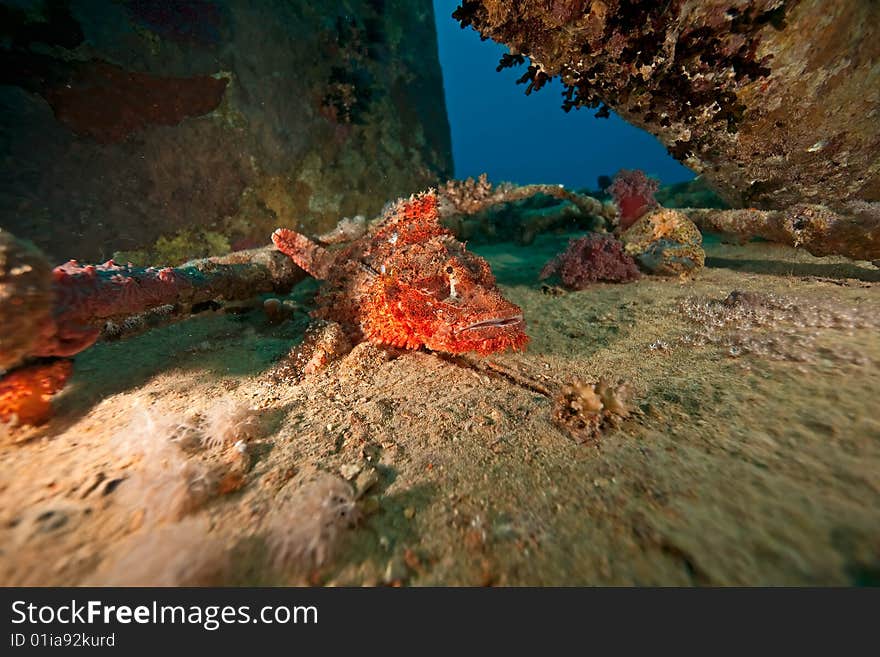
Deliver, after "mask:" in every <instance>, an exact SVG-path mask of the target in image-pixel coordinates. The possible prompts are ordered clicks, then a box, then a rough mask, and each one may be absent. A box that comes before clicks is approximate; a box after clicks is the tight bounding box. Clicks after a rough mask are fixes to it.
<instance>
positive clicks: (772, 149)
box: [454, 0, 880, 208]
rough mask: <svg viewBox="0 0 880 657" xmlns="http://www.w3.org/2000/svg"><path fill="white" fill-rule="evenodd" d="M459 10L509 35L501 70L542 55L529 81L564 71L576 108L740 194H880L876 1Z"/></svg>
mask: <svg viewBox="0 0 880 657" xmlns="http://www.w3.org/2000/svg"><path fill="white" fill-rule="evenodd" d="M454 16H455V18H457V19H458V20H459V21H460V22H461V24H462V26H473V27H474V28H475V29H477V30H479V32H480V34H481V35H482V36H483V37H487V38H491V39H493V40H495V41H497V42H499V43H502V44H505V45H507V46H508V47H509V49H510V53H509V54H507V55H505V56H504V57H503V58H502V61H501V65H500V68H503V67H507V66H516V65H521V64H524V63H526V61H527V59H528V69H527V70H526V72H525V74H524V75H523V76H522V77H521V78H520V80H519V81H520V82H522V83H525V84H528V87H527V93H528V92H529V91H532V90H534V89H539V88H541V87H542V86H543V85H545V84H546V83H547V82H548V81H549V80H550V79H552V78H553V77H555V76H559V78H560V79H561V81H562V83H563V84H564V85H565V87H566V90H565V92H564V99H565V100H564V104H563V107H564V108H565V109H566V110H568V109H571V108H576V107H590V108H596V107H598V108H599V112H598V115H600V116H608V115H609V109H613V110H614V111H615V112H617V113H618V114H619V115H621V116H622V117H623V118H624V119H626V120H627V121H629V122H630V123H632V124H634V125H637V126H639V127H642V128H645V129H647V130H649V131H650V132H652V133H653V134H654V135H656V136H657V137H658V138H659V139H660V140H661V141H662V142H663V143H664V144H665V146H666V147H667V148H668V149H669V151H670V153H672V155H674V156H675V157H676V158H678V159H679V160H682V161H684V162H685V163H686V164H687V165H688V166H689V167H690V168H691V169H693V170H695V171H697V172H699V173H701V174H702V175H704V176H705V177H706V178H707V179H708V180H709V182H710V183H712V184H713V186H715V187H717V188H718V190H719V191H720V192H721V193H722V195H723V196H724V197H725V199H726V200H727V201H728V202H730V203H731V204H732V205H735V206H740V205H744V206H756V207H763V208H784V207H786V206H788V205H791V204H792V203H798V202H801V201H802V200H803V199H804V198H811V199H814V200H815V202H819V203H827V204H829V205H831V204H834V203H837V202H839V201H841V200H880V197H878V190H880V187H878V176H877V168H876V160H877V143H876V135H877V134H878V132H880V130H878V126H880V123H878V121H880V111H878V110H880V98H878V97H877V96H876V95H874V94H866V93H865V89H874V88H877V87H878V86H880V84H878V80H880V68H878V66H877V63H878V61H880V49H878V47H877V42H878V26H880V11H878V7H877V4H876V3H873V2H840V3H828V2H822V0H798V1H792V0H788V1H786V0H701V1H699V2H696V1H687V2H685V1H681V0H679V1H676V2H634V1H632V0H589V1H587V0H577V1H570V0H558V1H554V2H509V1H508V0H462V2H461V6H460V7H459V8H458V10H457V11H456V12H455V14H454ZM810 46H812V47H810ZM840 62H849V63H850V64H851V66H850V68H849V69H848V72H849V73H848V75H839V74H838V67H839V66H840Z"/></svg>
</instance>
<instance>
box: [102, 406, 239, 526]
mask: <svg viewBox="0 0 880 657" xmlns="http://www.w3.org/2000/svg"><path fill="white" fill-rule="evenodd" d="M116 441H117V442H118V444H119V447H118V451H119V452H120V453H121V454H128V455H130V456H131V457H132V458H135V459H137V460H138V463H137V466H136V470H135V472H134V474H132V475H131V476H130V477H128V479H126V480H125V481H124V482H123V483H122V485H120V487H119V490H118V493H117V500H118V501H119V503H120V504H122V505H123V506H125V507H128V508H130V509H131V510H132V511H136V512H138V513H139V514H140V516H141V517H142V518H143V522H144V523H145V524H147V525H155V524H158V523H161V522H166V521H171V522H176V521H178V520H180V519H182V518H183V517H185V516H187V515H189V514H190V513H193V512H194V511H197V510H199V509H201V508H202V507H203V506H204V505H205V503H207V502H208V501H209V500H210V499H212V498H213V497H215V496H217V495H219V494H221V482H222V481H223V479H224V477H225V476H226V475H227V474H228V471H229V467H228V466H218V467H210V466H208V465H207V464H206V463H203V462H201V461H199V460H197V459H195V458H189V457H187V454H186V452H185V451H184V450H186V449H187V448H190V447H191V446H192V445H193V444H197V443H199V442H202V437H201V433H200V430H199V427H198V424H197V422H196V421H195V420H194V419H189V418H183V417H181V416H178V415H175V414H173V413H171V414H169V413H163V414H159V413H156V412H154V411H151V410H149V409H145V408H141V407H138V408H137V409H136V411H135V413H134V415H133V418H132V421H131V422H130V424H129V426H128V429H127V430H126V431H125V432H124V433H122V434H120V435H119V436H118V437H117V438H116Z"/></svg>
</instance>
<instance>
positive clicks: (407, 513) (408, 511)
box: [403, 506, 416, 520]
mask: <svg viewBox="0 0 880 657" xmlns="http://www.w3.org/2000/svg"><path fill="white" fill-rule="evenodd" d="M415 516H416V510H415V509H414V508H412V507H411V506H408V507H406V508H405V509H404V510H403V517H404V518H406V519H407V520H412V519H413V518H415Z"/></svg>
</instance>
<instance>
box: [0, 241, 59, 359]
mask: <svg viewBox="0 0 880 657" xmlns="http://www.w3.org/2000/svg"><path fill="white" fill-rule="evenodd" d="M50 271H51V267H50V266H49V263H48V261H47V260H46V258H45V257H44V256H43V254H42V253H40V250H39V249H37V248H36V247H35V246H33V245H32V244H30V243H28V242H24V241H22V240H19V239H16V238H15V236H13V235H12V233H9V232H8V231H5V230H3V229H2V228H0V374H2V373H3V371H4V370H8V369H11V368H13V367H15V366H16V365H18V364H19V363H20V362H22V361H23V360H24V359H25V358H26V357H28V356H30V355H31V354H32V353H33V350H34V345H35V343H36V342H37V340H38V339H39V336H40V332H41V331H42V330H43V329H44V327H45V326H46V325H47V324H48V323H49V321H50V314H51V309H52V289H51V280H52V279H51V275H50Z"/></svg>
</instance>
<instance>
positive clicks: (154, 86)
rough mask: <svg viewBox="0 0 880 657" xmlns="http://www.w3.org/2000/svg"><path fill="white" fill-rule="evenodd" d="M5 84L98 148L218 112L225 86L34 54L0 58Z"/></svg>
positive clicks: (217, 80) (207, 79)
mask: <svg viewBox="0 0 880 657" xmlns="http://www.w3.org/2000/svg"><path fill="white" fill-rule="evenodd" d="M0 57H2V63H3V65H4V67H8V73H7V74H6V78H7V79H6V80H5V83H6V84H16V85H19V86H21V87H23V88H25V89H27V90H28V91H30V92H32V93H38V94H40V95H41V96H42V97H43V98H45V99H46V102H47V103H49V106H50V107H51V108H52V110H53V111H54V112H55V116H56V118H57V119H58V120H59V121H60V122H61V123H63V124H65V125H66V126H67V127H68V128H70V129H71V130H72V131H73V132H75V133H76V134H78V135H81V136H85V137H89V138H91V139H94V140H95V141H97V142H100V143H102V144H109V143H114V142H121V141H124V140H125V139H126V138H127V137H129V136H130V135H132V134H134V133H136V132H138V131H140V130H143V129H144V128H147V127H149V126H156V125H165V126H170V125H177V124H179V123H180V122H181V121H183V120H184V119H185V118H187V117H192V116H202V115H204V114H208V113H209V112H211V111H213V110H214V109H216V108H217V106H218V105H219V104H220V101H221V100H223V95H224V93H225V92H226V85H227V84H228V83H229V80H228V79H226V78H223V77H212V76H209V75H196V76H192V77H180V78H177V77H165V76H159V75H151V74H149V73H142V72H139V71H128V70H125V69H123V68H120V67H118V66H116V65H114V64H110V63H109V62H107V61H104V60H100V59H90V60H86V61H80V60H75V59H72V58H71V59H61V58H55V57H52V56H50V55H44V54H38V53H34V52H26V53H24V52H15V51H11V52H10V51H4V52H2V53H0Z"/></svg>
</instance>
